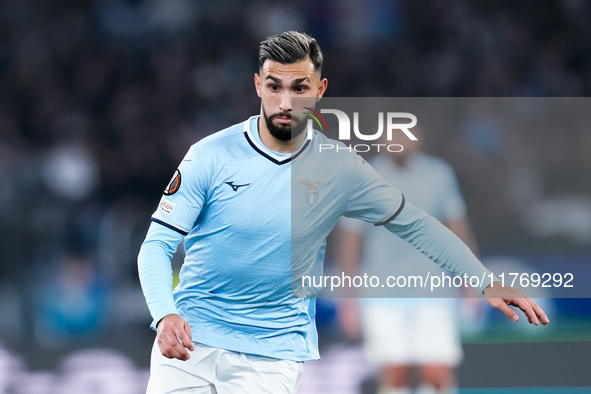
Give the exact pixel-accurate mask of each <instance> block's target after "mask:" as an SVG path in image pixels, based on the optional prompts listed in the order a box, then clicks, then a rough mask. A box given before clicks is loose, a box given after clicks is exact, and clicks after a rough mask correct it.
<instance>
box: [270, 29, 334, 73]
mask: <svg viewBox="0 0 591 394" xmlns="http://www.w3.org/2000/svg"><path fill="white" fill-rule="evenodd" d="M308 57H309V58H310V60H311V61H312V63H314V69H315V70H316V71H318V72H320V71H321V70H322V64H323V63H324V58H323V57H322V51H321V50H320V46H319V45H318V43H317V42H316V40H315V39H314V38H312V37H310V36H309V35H307V34H306V33H300V32H297V31H286V32H285V33H281V34H277V35H274V36H271V37H268V38H267V39H266V40H264V41H262V42H261V46H260V47H259V69H260V68H261V67H262V65H263V63H265V61H266V60H273V61H276V62H279V63H282V64H292V63H297V62H300V61H302V60H306V59H307V58H308Z"/></svg>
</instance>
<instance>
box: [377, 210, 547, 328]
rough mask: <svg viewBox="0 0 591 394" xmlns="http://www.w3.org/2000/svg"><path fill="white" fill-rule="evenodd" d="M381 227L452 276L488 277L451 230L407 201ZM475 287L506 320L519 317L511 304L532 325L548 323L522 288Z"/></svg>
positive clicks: (483, 267)
mask: <svg viewBox="0 0 591 394" xmlns="http://www.w3.org/2000/svg"><path fill="white" fill-rule="evenodd" d="M384 227H385V228H386V229H388V230H389V231H391V232H392V233H394V234H396V235H398V236H399V237H400V238H402V239H404V240H405V241H407V242H409V243H410V244H411V245H413V246H414V247H415V248H416V249H417V250H419V251H420V252H421V253H423V254H424V255H426V256H427V257H429V258H430V259H431V260H433V261H434V262H435V263H437V264H438V265H439V266H440V267H442V268H444V269H447V270H448V271H450V272H453V273H454V274H456V275H464V274H466V275H468V277H472V276H476V277H478V278H491V277H492V274H491V273H490V271H489V270H488V269H486V267H485V266H484V265H483V264H482V263H481V262H480V261H479V260H478V259H477V258H476V256H475V255H474V254H473V253H472V252H471V251H470V249H469V248H468V247H467V246H466V244H465V243H464V242H462V241H461V240H460V239H459V238H458V237H457V236H456V235H455V234H454V233H453V232H452V231H451V230H449V229H448V228H447V227H445V226H444V225H443V224H441V223H440V222H439V221H437V220H436V219H435V218H433V217H432V216H430V215H428V214H427V213H426V212H424V211H422V210H421V209H418V208H416V207H415V206H413V205H412V204H411V203H409V202H406V203H405V205H404V207H403V208H402V209H401V211H400V213H399V214H398V215H397V216H396V217H395V218H394V219H392V220H391V221H390V222H388V223H386V224H384ZM477 287H478V288H479V290H480V291H481V292H482V293H483V294H484V296H485V297H486V299H487V300H488V302H489V304H490V305H491V306H492V307H493V308H496V309H498V310H500V311H502V312H503V313H505V315H506V316H507V317H509V318H510V319H512V320H514V321H517V320H519V316H516V315H517V314H516V313H515V311H513V310H512V309H511V308H510V307H509V306H510V305H511V306H516V307H518V308H519V309H521V310H522V311H523V313H525V315H526V316H527V318H528V321H529V322H530V323H532V324H535V325H538V324H539V323H540V322H541V323H542V324H548V323H549V320H548V317H547V316H546V314H545V313H544V311H543V310H542V309H541V308H540V307H539V306H538V305H536V303H535V302H534V301H532V300H531V299H530V298H529V297H527V295H526V294H525V293H524V292H523V291H521V290H518V289H515V288H513V287H510V286H501V285H500V283H498V282H495V283H493V284H490V283H488V284H487V283H485V282H480V283H479V286H477Z"/></svg>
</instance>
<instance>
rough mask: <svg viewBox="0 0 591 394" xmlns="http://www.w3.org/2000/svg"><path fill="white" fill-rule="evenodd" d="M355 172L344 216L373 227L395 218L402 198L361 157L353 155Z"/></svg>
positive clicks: (398, 192)
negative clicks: (370, 224)
mask: <svg viewBox="0 0 591 394" xmlns="http://www.w3.org/2000/svg"><path fill="white" fill-rule="evenodd" d="M355 156H356V158H355V160H356V162H355V170H354V173H353V177H352V181H351V182H352V185H351V192H350V194H349V199H348V203H347V209H346V212H345V213H344V216H346V217H349V218H355V219H361V220H364V221H366V222H369V223H373V224H375V225H380V224H383V223H387V222H389V221H390V220H392V219H394V218H395V217H396V214H397V212H400V210H401V209H402V206H403V205H404V196H403V195H402V193H401V192H400V191H398V190H397V189H395V188H394V187H393V186H392V185H390V184H389V183H387V182H386V181H384V179H383V178H382V177H381V176H380V175H379V174H378V173H377V172H376V171H375V170H374V169H373V167H372V166H371V165H370V164H369V163H368V162H367V161H365V159H363V158H362V157H361V156H359V155H355Z"/></svg>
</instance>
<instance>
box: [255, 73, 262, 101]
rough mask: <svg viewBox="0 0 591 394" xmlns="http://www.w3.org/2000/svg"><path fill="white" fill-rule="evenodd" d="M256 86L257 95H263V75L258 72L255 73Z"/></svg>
mask: <svg viewBox="0 0 591 394" xmlns="http://www.w3.org/2000/svg"><path fill="white" fill-rule="evenodd" d="M254 88H255V89H256V91H257V96H259V97H261V76H260V75H259V74H258V73H254Z"/></svg>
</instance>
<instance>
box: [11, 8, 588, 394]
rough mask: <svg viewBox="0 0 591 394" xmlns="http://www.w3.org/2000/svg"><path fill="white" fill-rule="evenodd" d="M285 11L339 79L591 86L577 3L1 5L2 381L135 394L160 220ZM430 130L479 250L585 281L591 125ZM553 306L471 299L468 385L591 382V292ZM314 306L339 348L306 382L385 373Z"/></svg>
mask: <svg viewBox="0 0 591 394" xmlns="http://www.w3.org/2000/svg"><path fill="white" fill-rule="evenodd" d="M289 29H295V30H300V31H306V32H308V33H310V34H311V35H312V36H314V37H315V38H317V40H318V41H319V43H320V45H321V46H322V48H323V50H324V53H325V59H326V62H325V67H324V76H326V77H327V78H328V79H329V82H330V83H329V90H328V92H329V95H330V96H334V97H337V96H347V97H351V96H408V97H413V96H442V97H445V96H589V93H590V91H591V5H590V4H589V3H588V2H585V1H582V0H569V1H544V2H539V1H533V0H524V1H520V2H509V1H481V2H478V3H473V2H469V1H467V0H466V1H459V0H454V1H442V0H427V1H421V2H413V1H410V0H398V1H386V0H370V1H353V0H344V1H337V0H322V1H312V0H305V1H290V2H274V1H261V0H258V1H250V2H241V1H237V0H235V1H216V2H205V1H192V0H102V1H98V0H97V1H85V2H84V1H82V2H80V1H73V0H70V1H68V0H4V1H2V2H0V316H1V318H0V343H1V344H2V348H1V350H0V393H2V392H6V393H40V394H43V393H74V392H75V393H86V392H105V393H134V392H141V387H142V385H144V384H145V379H146V376H147V375H146V373H147V372H146V368H147V366H148V361H149V352H150V347H151V344H152V341H153V337H154V334H153V332H152V331H151V330H149V328H148V327H147V325H148V324H149V321H150V318H149V314H148V311H147V308H146V306H145V303H144V300H143V296H142V294H141V290H140V288H139V282H138V279H137V269H136V255H137V252H138V249H139V245H140V243H141V241H142V239H143V236H144V235H145V231H146V229H147V227H148V225H149V216H150V214H151V212H152V211H153V210H154V208H155V204H156V203H157V199H158V197H159V195H160V194H161V192H162V190H163V188H164V186H165V185H166V183H167V182H168V180H169V178H170V176H171V174H172V173H173V171H174V169H175V168H176V165H177V164H178V162H179V161H180V159H181V158H182V156H183V155H184V153H185V152H186V150H187V148H188V146H189V145H190V144H192V143H194V142H195V141H197V140H198V139H200V138H202V137H203V136H205V135H207V134H209V133H211V132H213V131H216V130H219V129H221V128H223V127H226V126H228V125H230V124H233V123H236V122H238V121H241V120H243V119H245V118H246V117H248V116H249V115H251V114H253V113H256V112H258V98H257V97H256V95H255V93H254V89H253V84H252V77H253V74H254V72H256V51H257V47H258V43H259V42H260V41H261V40H262V39H263V38H265V37H267V36H269V35H271V34H275V33H278V32H281V31H284V30H289ZM434 135H436V134H434ZM443 137H445V139H444V140H445V141H446V143H437V142H438V141H443ZM519 137H521V138H519ZM432 140H433V143H428V144H427V147H426V149H427V151H429V152H431V153H433V154H435V155H438V156H440V157H443V158H445V159H447V160H448V161H450V162H451V163H452V165H453V166H454V168H455V169H456V170H457V172H458V176H459V180H460V184H461V187H462V191H463V193H464V195H465V198H466V200H467V204H468V210H469V215H470V218H471V220H472V223H473V226H474V230H475V233H476V236H477V239H478V242H479V245H480V248H481V252H482V255H483V257H484V258H485V259H489V261H497V262H498V261H507V260H511V261H518V262H519V263H520V264H534V265H535V264H537V263H543V264H548V265H550V266H551V265H552V264H556V265H560V266H561V267H569V268H570V269H571V270H572V272H573V273H574V275H575V277H579V276H580V278H581V279H580V280H579V282H580V283H581V284H582V285H585V286H586V285H587V283H585V281H586V280H587V279H591V275H590V274H589V263H590V262H591V182H590V181H589V170H590V169H591V155H590V154H589V152H590V151H591V133H588V132H587V130H584V129H570V130H569V129H567V130H565V129H560V130H556V131H555V132H544V133H541V134H540V135H536V136H534V137H533V138H532V136H520V135H519V130H511V131H507V130H499V129H494V128H492V129H491V128H484V129H482V128H481V129H466V130H458V132H457V133H455V134H453V135H448V136H438V138H433V139H432ZM427 141H428V139H427ZM509 143H510V144H512V148H513V150H514V151H518V152H523V154H522V155H511V156H507V155H506V154H505V152H506V147H507V145H508V144H509ZM515 144H517V145H515ZM179 264H180V262H179V260H178V259H177V260H176V261H175V266H177V267H178V265H179ZM548 308H549V309H550V310H551V320H552V324H551V326H549V327H546V328H544V329H535V330H531V329H529V328H527V327H525V326H524V325H511V324H510V322H506V321H504V320H502V319H501V316H499V315H496V314H494V313H486V314H484V315H483V314H480V315H478V317H477V318H472V319H469V317H467V319H468V320H466V323H465V324H464V326H465V327H466V330H465V333H464V342H465V351H466V355H465V360H464V363H463V364H462V366H461V367H460V370H459V385H460V387H464V388H474V387H490V388H493V387H540V386H543V387H555V386H572V387H581V386H591V376H590V375H589V374H588V371H587V370H588V355H589V354H590V353H591V303H589V302H587V300H585V299H553V300H548ZM320 312H321V313H320V314H319V327H320V331H321V338H322V347H323V349H322V351H323V354H324V355H325V357H324V360H323V361H321V362H319V363H317V364H313V363H310V364H309V367H308V369H307V374H306V375H307V378H306V379H307V380H306V381H305V382H304V383H305V384H304V387H303V392H304V390H305V392H309V393H315V392H318V393H320V392H323V393H330V392H335V393H346V392H355V391H347V390H352V389H351V387H352V385H353V384H356V383H357V380H361V379H363V378H364V377H366V376H367V374H369V373H371V371H370V370H369V368H368V367H367V365H366V364H363V363H361V362H360V361H359V360H360V358H359V354H358V346H357V345H358V344H351V343H347V342H346V341H344V339H343V337H342V334H341V333H340V332H339V330H338V327H337V326H336V324H335V320H334V313H335V307H334V303H331V302H330V301H326V300H324V301H322V303H321V305H320ZM106 382H111V383H106ZM113 382H114V383H113ZM108 384H112V386H108ZM93 385H94V386H93ZM97 385H102V386H101V387H102V388H100V389H99V388H98V386H97ZM338 385H341V387H340V388H339V387H338ZM93 387H94V388H93ZM91 390H96V391H91ZM100 390H102V391H100ZM562 390H565V389H562ZM556 392H561V391H556ZM562 392H564V391H562Z"/></svg>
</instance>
